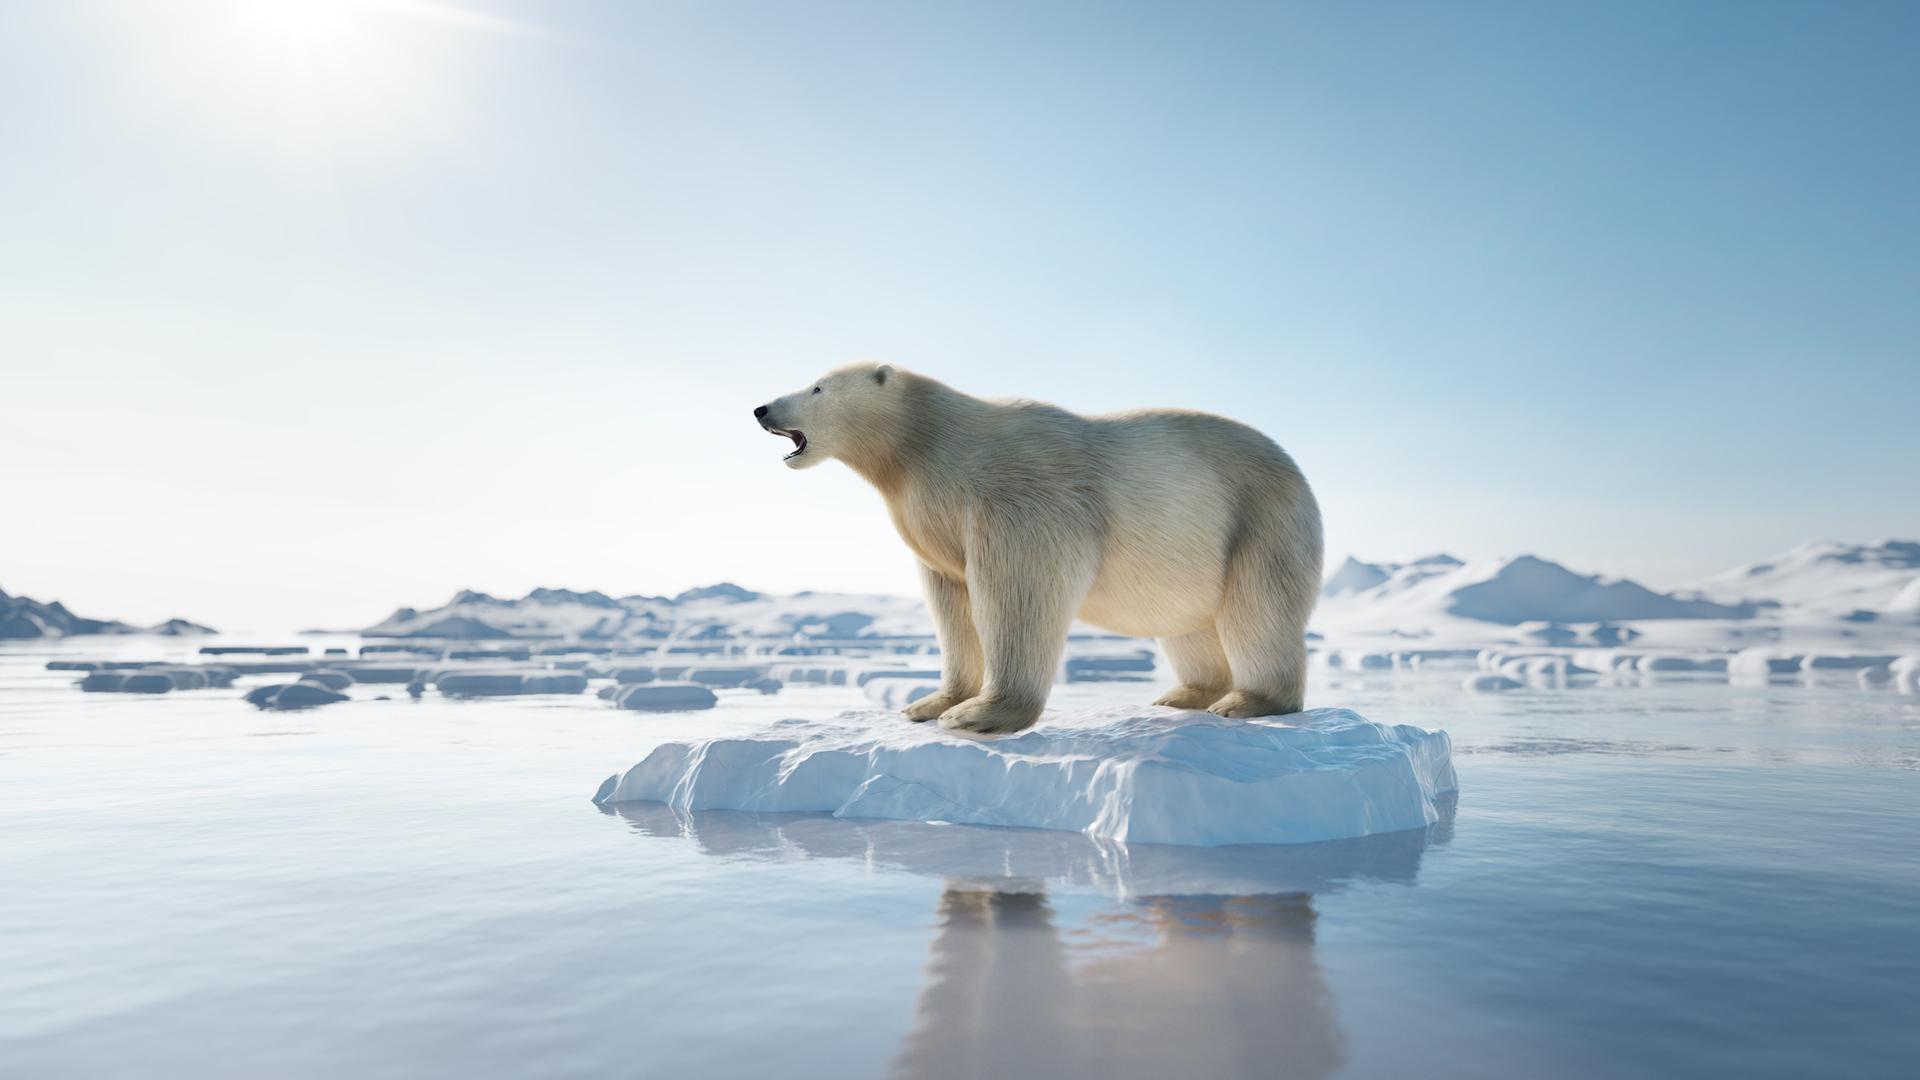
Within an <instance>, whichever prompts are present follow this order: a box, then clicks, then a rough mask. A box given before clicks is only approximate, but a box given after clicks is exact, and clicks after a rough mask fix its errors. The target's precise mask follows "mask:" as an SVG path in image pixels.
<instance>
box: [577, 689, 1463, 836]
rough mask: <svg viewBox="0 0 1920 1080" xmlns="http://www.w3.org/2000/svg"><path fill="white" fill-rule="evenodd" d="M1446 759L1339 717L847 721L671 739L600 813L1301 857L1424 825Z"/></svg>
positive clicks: (1355, 717)
mask: <svg viewBox="0 0 1920 1080" xmlns="http://www.w3.org/2000/svg"><path fill="white" fill-rule="evenodd" d="M1449 751H1450V743H1449V741H1448V739H1447V735H1446V733H1445V732H1438V731H1425V730H1422V729H1420V728H1417V727H1413V726H1410V725H1406V724H1398V725H1388V724H1377V723H1374V722H1372V721H1369V720H1367V719H1366V718H1365V717H1362V716H1360V715H1359V714H1358V713H1355V712H1352V711H1350V710H1347V709H1314V710H1311V711H1309V712H1306V713H1303V714H1299V715H1297V716H1293V717H1288V718H1285V719H1284V720H1282V719H1280V718H1275V719H1272V720H1256V721H1248V720H1224V719H1221V718H1219V717H1215V716H1211V715H1209V714H1206V713H1195V712H1186V711H1180V710H1175V709H1162V708H1151V707H1149V708H1131V709H1107V710H1101V711H1095V712H1083V713H1067V714H1049V715H1048V716H1047V717H1046V718H1044V719H1043V720H1042V721H1041V724H1040V726H1039V727H1037V728H1035V729H1033V730H1031V731H1028V732H1025V733H1023V734H1021V735H1018V736H1014V737H1011V738H1002V739H993V740H984V739H971V738H964V737H961V736H958V735H954V734H951V733H948V732H945V731H942V730H940V729H939V728H938V727H936V726H934V725H931V724H910V723H907V722H906V721H904V720H902V719H901V717H900V715H899V714H898V713H882V712H852V713H845V714H842V715H841V716H838V717H836V718H834V719H832V720H825V721H820V720H783V721H780V722H778V723H775V724H773V725H771V726H769V727H768V728H766V729H764V730H762V731H759V732H756V733H752V734H748V735H728V736H721V737H715V738H711V739H702V740H697V741H688V742H671V743H666V744H664V745H662V746H660V747H658V748H656V749H655V750H654V751H653V753H651V754H649V755H648V756H647V758H646V760H644V761H642V762H640V763H639V764H638V765H635V766H634V767H633V768H631V769H628V770H627V771H626V772H624V773H621V774H618V775H615V776H612V777H609V778H608V779H607V781H606V782H605V783H604V784H602V785H601V787H600V791H599V793H598V794H596V795H595V797H594V801H596V802H599V803H602V804H605V803H620V802H631V801H646V802H658V803H664V804H666V805H668V806H670V807H673V808H675V809H680V810H690V811H691V810H747V811H757V812H813V813H830V814H833V815H834V816H836V817H843V818H891V819H895V820H902V821H946V822H962V823H967V824H975V825H1004V826H1023V827H1028V828H1035V829H1060V830H1066V831H1070V832H1079V833H1085V834H1087V835H1090V836H1097V837H1104V838H1108V839H1112V840H1119V841H1125V842H1131V843H1157V844H1192V845H1203V846H1212V845H1220V844H1296V843H1308V842H1312V841H1319V840H1343V839H1350V838H1353V837H1360V836H1370V835H1372V834H1375V833H1385V832H1395V831H1398V830H1401V829H1416V828H1421V827H1424V826H1426V825H1429V824H1431V823H1433V822H1434V821H1435V820H1437V819H1438V817H1439V810H1438V809H1437V807H1436V800H1437V799H1438V797H1439V796H1441V795H1442V794H1443V793H1446V792H1449V791H1452V790H1453V789H1454V787H1455V781H1454V774H1453V764H1452V760H1451V756H1450V752H1449Z"/></svg>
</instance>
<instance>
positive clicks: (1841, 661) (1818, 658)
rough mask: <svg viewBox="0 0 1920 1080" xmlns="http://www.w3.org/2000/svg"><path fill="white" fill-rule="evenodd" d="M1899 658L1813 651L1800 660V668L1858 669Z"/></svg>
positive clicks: (1806, 669) (1810, 670)
mask: <svg viewBox="0 0 1920 1080" xmlns="http://www.w3.org/2000/svg"><path fill="white" fill-rule="evenodd" d="M1897 659H1899V657H1896V656H1885V655H1882V656H1861V655H1857V654H1853V653H1841V654H1825V653H1813V654H1810V655H1808V656H1807V657H1806V658H1805V659H1803V660H1801V661H1800V670H1801V671H1806V672H1818V671H1858V670H1859V669H1861V668H1870V667H1880V666H1881V665H1883V664H1891V663H1893V662H1894V661H1895V660H1897Z"/></svg>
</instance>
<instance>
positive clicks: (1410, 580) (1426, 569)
mask: <svg viewBox="0 0 1920 1080" xmlns="http://www.w3.org/2000/svg"><path fill="white" fill-rule="evenodd" d="M1356 568H1359V569H1356ZM1335 579H1342V580H1340V581H1339V585H1340V587H1338V588H1335V587H1334V586H1335V584H1336V581H1335ZM1369 579H1373V581H1374V583H1373V584H1371V585H1365V586H1362V587H1355V586H1356V585H1357V584H1358V583H1360V582H1364V581H1367V580H1369ZM1327 584H1328V588H1327V589H1326V590H1324V591H1323V596H1324V597H1325V598H1324V599H1323V600H1322V601H1321V603H1320V608H1319V610H1318V611H1317V612H1316V614H1315V617H1314V622H1315V625H1316V626H1328V627H1333V628H1336V629H1341V630H1355V631H1360V630H1378V631H1387V630H1398V631H1401V632H1403V633H1406V634H1412V635H1424V634H1427V633H1432V632H1435V631H1436V630H1439V629H1441V628H1443V627H1447V626H1449V624H1458V623H1459V622H1460V621H1461V620H1470V621H1472V622H1478V623H1493V624H1498V625H1501V626H1518V625H1520V624H1521V623H1527V622H1556V623H1598V622H1620V621H1624V620H1640V619H1746V618H1751V617H1752V616H1753V615H1754V614H1755V613H1756V612H1757V611H1758V610H1759V606H1758V605H1755V604H1746V603H1742V604H1719V603H1715V602H1713V601H1710V600H1705V599H1700V598H1694V597H1681V596H1674V595H1670V594H1667V593H1660V592H1655V591H1654V590H1652V589H1649V588H1647V587H1646V586H1644V585H1641V584H1639V583H1638V582H1634V581H1629V580H1626V579H1624V578H1604V577H1599V576H1590V575H1585V574H1577V573H1574V572H1573V571H1571V570H1569V569H1567V568H1566V567H1564V566H1561V565H1560V564H1559V563H1554V562H1549V561H1547V560H1545V559H1541V558H1538V557H1536V556H1532V555H1520V556H1516V557H1513V558H1503V559H1482V560H1478V561H1474V562H1462V561H1461V560H1459V559H1456V558H1453V557H1452V556H1450V555H1429V556H1427V557H1426V558H1422V559H1416V560H1414V561H1413V562H1410V563H1406V564H1393V563H1381V564H1368V563H1360V562H1358V561H1356V560H1352V559H1349V560H1348V562H1347V564H1346V565H1344V566H1342V567H1341V568H1340V569H1339V570H1338V571H1336V572H1335V575H1334V578H1330V579H1329V580H1328V583H1327ZM1456 628H1457V626H1456Z"/></svg>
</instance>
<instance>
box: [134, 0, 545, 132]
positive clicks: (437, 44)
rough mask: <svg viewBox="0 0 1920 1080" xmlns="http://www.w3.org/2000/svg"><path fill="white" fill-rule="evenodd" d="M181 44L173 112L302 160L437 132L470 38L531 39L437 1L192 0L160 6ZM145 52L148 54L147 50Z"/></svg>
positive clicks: (453, 102) (162, 31)
mask: <svg viewBox="0 0 1920 1080" xmlns="http://www.w3.org/2000/svg"><path fill="white" fill-rule="evenodd" d="M157 7H158V8H159V9H160V10H162V11H164V13H165V14H164V17H163V21H162V22H160V23H157V24H152V25H151V26H150V29H152V30H154V31H157V32H158V34H159V35H164V36H171V37H174V38H176V39H177V40H178V42H179V48H177V49H170V50H166V51H167V52H168V53H169V54H170V57H169V61H168V63H167V70H166V72H165V73H164V74H163V78H164V80H165V82H166V84H167V87H166V88H167V89H168V90H169V91H172V92H173V93H175V94H179V95H183V96H182V97H180V98H178V99H176V106H184V108H185V109H186V110H187V111H189V112H191V113H193V114H195V115H196V117H197V118H198V119H200V120H202V121H204V122H206V123H208V124H210V125H214V126H217V127H220V128H223V129H228V130H232V131H234V132H236V133H238V134H241V135H243V136H244V137H246V138H247V139H249V141H265V142H269V143H272V144H273V145H276V146H278V147H280V148H281V149H283V150H286V151H288V152H291V153H294V154H296V155H298V156H301V157H309V156H315V155H332V154H335V153H337V152H339V151H341V150H342V149H344V148H346V147H348V146H350V145H356V144H358V145H365V144H379V143H386V142H390V141H391V140H392V139H393V138H395V137H397V136H400V135H401V134H403V133H410V132H419V131H422V130H426V131H441V130H444V129H445V128H446V126H447V124H448V119H449V112H450V110H452V109H453V108H454V107H455V106H457V104H458V98H459V94H458V93H457V90H458V87H457V86H456V85H455V84H456V82H457V78H456V76H457V74H458V69H459V67H460V66H461V64H460V62H461V60H462V59H463V54H464V52H465V51H466V50H467V49H468V48H469V47H470V46H472V45H473V44H474V42H473V40H472V39H473V37H474V35H473V34H472V33H471V32H472V31H481V32H485V33H490V34H500V33H507V34H515V35H520V34H526V33H528V32H529V28H527V27H525V26H522V25H521V24H518V23H515V22H512V21H510V20H507V19H502V18H499V17H497V16H492V15H486V14H482V13H480V12H476V11H472V10H470V9H467V8H464V7H461V6H459V5H458V4H455V3H449V2H435V0H199V2H198V3H195V4H178V3H172V2H169V3H167V4H164V5H157ZM150 43H151V41H150V40H149V41H148V42H143V45H144V44H150Z"/></svg>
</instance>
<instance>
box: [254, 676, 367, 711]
mask: <svg viewBox="0 0 1920 1080" xmlns="http://www.w3.org/2000/svg"><path fill="white" fill-rule="evenodd" d="M246 700H247V704H249V705H252V706H254V707H255V708H260V709H273V710H277V711H282V712H285V711H291V710H294V709H312V708H317V707H318V706H321V705H332V704H334V703H335V702H340V701H346V700H348V698H347V695H345V694H342V693H340V692H339V691H337V690H329V689H327V688H326V687H324V686H321V685H320V684H319V683H309V682H297V683H275V684H273V685H271V686H259V687H255V688H254V689H252V690H249V691H247V699H246Z"/></svg>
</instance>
